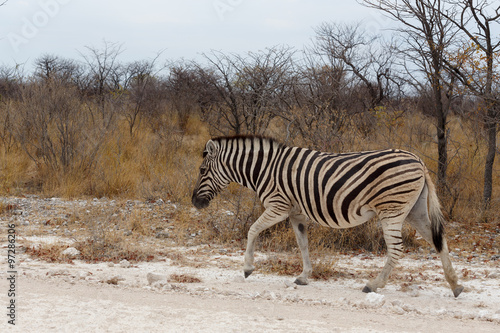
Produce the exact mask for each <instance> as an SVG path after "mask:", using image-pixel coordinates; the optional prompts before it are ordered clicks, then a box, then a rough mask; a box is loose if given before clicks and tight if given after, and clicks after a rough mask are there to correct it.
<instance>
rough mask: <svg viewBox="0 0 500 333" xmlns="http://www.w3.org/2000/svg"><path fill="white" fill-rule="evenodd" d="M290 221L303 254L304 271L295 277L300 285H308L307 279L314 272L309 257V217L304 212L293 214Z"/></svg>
mask: <svg viewBox="0 0 500 333" xmlns="http://www.w3.org/2000/svg"><path fill="white" fill-rule="evenodd" d="M290 222H291V223H292V227H293V231H294V232H295V237H296V238H297V244H298V245H299V249H300V253H301V255H302V273H301V274H300V275H299V276H298V277H297V279H295V283H296V284H298V285H306V284H308V283H309V281H308V280H307V279H308V278H309V276H310V275H311V273H312V265H311V260H310V259H309V244H308V241H307V229H306V226H307V225H306V222H307V217H306V216H305V215H302V214H297V215H291V216H290Z"/></svg>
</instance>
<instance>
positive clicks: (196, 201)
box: [191, 194, 210, 209]
mask: <svg viewBox="0 0 500 333" xmlns="http://www.w3.org/2000/svg"><path fill="white" fill-rule="evenodd" d="M191 201H192V202H193V205H194V206H195V207H196V208H198V209H203V208H206V207H208V204H209V203H210V200H208V199H207V198H200V197H198V196H197V195H196V194H193V198H192V199H191Z"/></svg>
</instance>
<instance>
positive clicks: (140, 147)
mask: <svg viewBox="0 0 500 333" xmlns="http://www.w3.org/2000/svg"><path fill="white" fill-rule="evenodd" d="M162 117H163V118H161V119H157V120H156V121H157V124H156V125H157V126H156V127H153V126H151V124H149V123H148V122H146V121H144V122H141V124H140V125H138V127H137V128H136V131H135V132H134V133H135V134H134V135H133V136H131V135H130V134H129V133H128V129H127V126H126V123H125V122H124V121H123V120H120V121H118V125H117V126H116V129H115V130H114V131H113V132H112V133H111V134H110V135H109V136H108V137H107V138H106V140H104V141H103V143H102V146H101V147H100V149H99V151H98V155H97V156H96V157H95V165H94V167H92V168H91V169H89V170H79V169H78V168H75V169H74V170H73V171H72V172H70V173H66V174H61V173H58V172H52V171H51V170H50V169H48V168H46V167H43V165H38V164H37V163H35V162H34V161H33V160H31V159H30V158H28V157H27V156H26V154H25V153H24V151H23V150H22V149H21V148H20V147H19V145H16V144H14V145H11V146H9V147H7V146H6V145H0V156H1V158H0V193H1V194H3V195H22V194H23V193H26V192H31V193H38V194H42V195H46V196H63V197H68V198H78V197H82V196H91V197H110V198H117V199H125V198H137V199H141V200H156V199H158V198H162V199H163V200H172V201H173V202H175V203H179V204H181V206H182V207H183V209H179V210H177V211H176V212H175V214H174V215H173V216H170V217H169V218H170V219H171V220H172V221H173V224H174V225H175V228H174V229H172V230H169V231H168V233H169V241H172V242H174V243H176V244H181V245H182V244H184V245H197V244H211V243H217V244H224V246H233V247H235V248H244V247H245V246H246V241H245V240H246V235H247V232H248V229H249V227H250V225H251V224H252V223H253V222H254V221H255V220H256V218H257V217H258V216H259V215H260V214H261V212H262V208H261V205H260V202H259V201H258V199H257V198H256V197H255V195H254V193H253V192H252V191H250V190H247V189H243V188H242V187H241V186H239V185H231V186H230V187H229V188H228V189H227V190H226V191H224V192H223V193H221V194H220V195H219V196H218V197H217V199H216V200H214V201H213V202H212V204H211V206H210V207H209V208H208V209H206V210H203V211H199V212H194V211H191V209H190V207H191V206H190V198H191V191H192V187H193V185H194V182H195V180H196V177H197V173H198V166H199V164H200V162H201V157H200V152H201V150H202V149H203V146H204V144H205V142H206V140H207V139H208V137H209V134H208V131H207V126H206V125H205V124H204V123H203V122H202V121H201V120H200V117H199V116H196V115H193V116H191V117H190V118H188V120H187V122H186V123H184V124H183V129H181V128H180V127H179V124H178V120H177V119H176V118H175V116H173V115H164V116H162ZM377 121H378V124H377V125H378V126H377V130H372V131H367V132H364V133H362V132H361V131H360V130H359V129H357V128H356V127H353V128H350V129H349V130H348V131H347V132H345V133H344V137H340V140H344V141H343V142H337V143H336V146H337V147H342V150H343V151H355V150H367V149H382V148H389V147H390V148H401V149H406V150H410V151H413V152H415V153H416V154H418V155H419V156H421V157H422V158H423V160H424V161H425V163H426V165H427V166H428V168H429V169H430V170H431V171H432V170H436V166H437V161H436V157H437V150H436V149H437V148H436V144H435V138H434V132H435V130H434V128H433V125H432V120H431V119H428V118H426V117H424V116H422V115H420V114H417V113H415V114H412V113H408V114H395V113H394V114H393V113H388V112H385V113H381V114H379V115H378V118H377ZM282 126H283V125H282V124H280V123H279V122H278V121H276V122H273V123H272V124H271V126H270V132H269V134H270V135H274V136H276V137H277V138H278V139H285V138H284V137H281V136H282V135H283V134H282V133H284V131H283V130H282ZM449 129H450V144H449V153H448V155H449V158H450V165H449V168H448V179H449V187H448V188H447V189H446V191H444V193H443V194H442V195H441V199H442V202H443V208H444V212H445V214H446V216H447V218H448V220H449V221H450V223H451V222H453V223H451V224H450V225H449V226H448V238H449V239H450V248H463V249H467V250H471V251H491V252H495V251H496V252H497V253H498V251H499V247H500V245H499V244H500V240H499V237H498V236H497V235H498V230H500V217H499V214H498V212H499V211H500V199H498V193H500V159H498V158H497V160H496V162H495V172H494V175H495V179H494V184H495V186H494V194H495V197H494V199H493V201H492V206H491V209H490V210H489V211H488V212H484V211H483V210H482V209H481V194H482V172H483V161H484V156H485V153H486V151H485V146H486V145H485V138H484V137H482V136H481V134H480V133H481V131H480V130H478V127H477V124H475V123H473V122H472V121H468V120H464V119H459V118H453V117H452V118H451V120H450V124H449ZM292 141H293V144H296V145H304V144H307V141H306V140H305V139H303V138H301V137H299V136H297V137H295V138H294V139H293V140H292ZM79 171H81V172H79ZM9 209H11V208H9V207H7V206H5V205H3V206H2V205H0V214H4V213H8V211H9ZM73 215H74V217H73V220H79V221H85V224H86V229H87V232H88V235H87V237H88V239H86V240H85V241H81V242H79V243H78V247H77V248H78V249H79V250H80V251H81V252H82V258H84V259H85V260H89V261H93V260H94V261H96V260H111V261H119V260H121V259H128V260H151V255H152V254H151V249H148V248H146V249H144V248H141V247H140V246H134V245H132V244H131V242H130V239H134V240H135V241H137V242H140V241H141V239H142V238H141V237H152V236H154V234H155V233H156V232H157V231H158V230H163V229H164V228H165V225H164V222H162V220H161V219H157V218H155V217H153V216H152V215H151V212H144V211H141V210H132V211H131V212H129V213H128V214H127V215H124V214H121V213H120V214H118V213H116V212H115V211H113V210H112V209H110V210H106V211H104V212H98V213H96V212H92V213H90V214H87V213H85V212H74V213H73ZM485 220H487V221H488V223H478V222H482V221H485ZM124 230H128V231H130V233H131V235H129V236H125V235H124ZM472 232H474V233H472ZM308 233H309V238H310V245H311V250H312V251H313V252H314V251H317V252H318V253H321V252H328V253H330V252H339V251H340V252H344V251H372V252H377V253H382V252H383V251H385V244H384V240H383V237H382V232H381V230H380V227H379V225H378V224H377V223H368V224H365V225H362V226H360V227H357V228H353V229H347V230H334V229H328V228H324V227H321V226H319V225H316V224H313V223H311V224H310V225H309V226H308ZM403 236H404V242H405V246H406V247H407V248H410V249H411V248H416V247H419V246H424V247H428V245H427V244H425V243H424V242H422V241H421V240H416V237H415V232H414V230H412V229H411V228H409V227H405V229H404V230H403ZM259 249H260V250H264V251H292V250H293V251H295V250H296V241H295V236H294V234H293V231H292V228H291V227H290V225H289V223H288V222H285V223H281V224H278V225H276V226H274V227H272V228H270V229H269V230H266V231H265V232H263V233H262V236H261V237H260V239H259ZM59 250H60V249H57V248H47V249H41V250H38V254H37V255H39V256H42V257H47V258H51V257H56V256H57V253H58V251H59ZM280 265H281V266H284V267H288V266H290V267H289V268H284V270H292V269H293V266H294V264H293V263H288V262H281V263H280ZM280 265H277V266H280ZM325 274H327V275H328V273H325Z"/></svg>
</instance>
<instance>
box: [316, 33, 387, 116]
mask: <svg viewBox="0 0 500 333" xmlns="http://www.w3.org/2000/svg"><path fill="white" fill-rule="evenodd" d="M315 32H316V43H315V51H316V52H317V53H318V54H320V55H322V56H325V57H326V58H328V59H329V60H330V61H329V62H330V63H334V62H340V64H342V65H343V67H344V70H345V72H346V74H350V75H351V76H352V78H351V79H352V80H353V81H355V82H356V84H359V85H361V86H363V87H364V88H365V89H364V91H366V92H368V94H367V97H368V98H366V97H365V96H360V97H361V98H362V100H365V101H366V103H365V108H366V109H367V110H373V109H374V108H375V107H376V106H378V105H380V103H381V102H382V101H383V100H384V99H385V98H386V94H387V92H388V89H389V84H390V76H389V75H390V70H391V64H392V62H393V60H394V55H393V50H394V48H393V47H392V46H391V45H390V44H387V43H384V42H383V41H382V40H381V37H380V36H376V35H370V34H369V33H367V32H366V31H364V30H363V29H362V26H361V24H360V23H357V24H341V23H323V24H321V25H320V26H319V27H317V28H316V29H315Z"/></svg>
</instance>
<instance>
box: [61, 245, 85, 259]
mask: <svg viewBox="0 0 500 333" xmlns="http://www.w3.org/2000/svg"><path fill="white" fill-rule="evenodd" d="M79 255H80V251H78V250H77V249H75V248H74V247H68V248H67V249H66V250H64V251H62V252H61V257H64V258H68V259H74V258H76V257H78V256H79Z"/></svg>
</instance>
